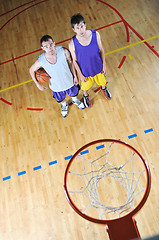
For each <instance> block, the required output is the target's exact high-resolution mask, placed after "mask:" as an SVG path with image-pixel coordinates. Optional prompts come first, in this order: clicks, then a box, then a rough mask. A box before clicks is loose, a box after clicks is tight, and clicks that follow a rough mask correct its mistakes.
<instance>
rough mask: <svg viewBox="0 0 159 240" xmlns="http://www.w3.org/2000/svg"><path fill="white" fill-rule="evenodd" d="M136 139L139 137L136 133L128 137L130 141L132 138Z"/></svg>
mask: <svg viewBox="0 0 159 240" xmlns="http://www.w3.org/2000/svg"><path fill="white" fill-rule="evenodd" d="M134 137H137V134H136V133H135V134H132V135H130V136H128V138H129V139H130V138H134Z"/></svg>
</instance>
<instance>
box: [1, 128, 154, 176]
mask: <svg viewBox="0 0 159 240" xmlns="http://www.w3.org/2000/svg"><path fill="white" fill-rule="evenodd" d="M153 131H154V130H153V128H149V129H147V130H144V133H149V132H153ZM134 137H137V134H136V133H135V134H132V135H129V136H128V138H129V139H131V138H134ZM118 140H119V141H120V139H118ZM104 147H105V146H104V144H102V145H100V146H97V147H96V149H97V150H98V149H101V148H104ZM88 152H89V151H88V150H85V151H83V152H81V153H80V154H81V155H83V154H86V153H88ZM71 157H72V155H70V156H67V157H65V158H64V159H65V160H69V159H71ZM56 163H57V160H55V161H52V162H49V165H50V166H51V165H53V164H56ZM41 168H42V167H41V166H37V167H34V168H33V170H34V171H36V170H38V169H41ZM24 174H26V171H22V172H19V173H18V176H21V175H24ZM9 179H11V176H7V177H4V178H3V181H6V180H9Z"/></svg>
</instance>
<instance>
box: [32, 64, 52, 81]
mask: <svg viewBox="0 0 159 240" xmlns="http://www.w3.org/2000/svg"><path fill="white" fill-rule="evenodd" d="M35 77H36V79H37V81H38V82H41V83H44V82H48V81H49V79H50V76H49V74H47V72H46V71H45V70H44V69H43V68H39V69H38V70H37V71H36V73H35Z"/></svg>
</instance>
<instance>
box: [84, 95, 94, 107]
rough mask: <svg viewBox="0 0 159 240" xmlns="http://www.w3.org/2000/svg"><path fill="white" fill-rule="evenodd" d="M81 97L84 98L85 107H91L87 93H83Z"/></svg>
mask: <svg viewBox="0 0 159 240" xmlns="http://www.w3.org/2000/svg"><path fill="white" fill-rule="evenodd" d="M83 99H84V104H85V106H86V107H87V108H90V107H92V104H91V102H90V100H89V95H88V96H84V95H83Z"/></svg>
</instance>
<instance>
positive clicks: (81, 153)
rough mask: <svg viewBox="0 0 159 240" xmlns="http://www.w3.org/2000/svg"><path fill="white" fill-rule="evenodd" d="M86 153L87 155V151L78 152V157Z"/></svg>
mask: <svg viewBox="0 0 159 240" xmlns="http://www.w3.org/2000/svg"><path fill="white" fill-rule="evenodd" d="M86 153H89V151H88V150H85V151H82V152H80V155H83V154H86Z"/></svg>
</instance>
